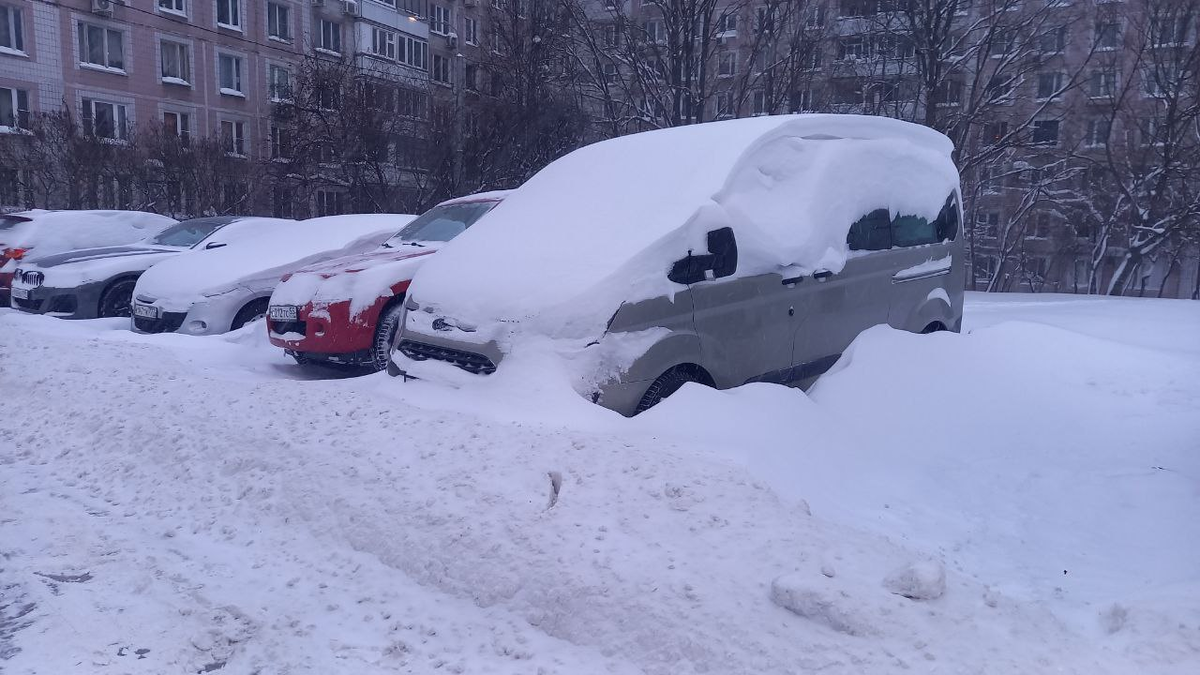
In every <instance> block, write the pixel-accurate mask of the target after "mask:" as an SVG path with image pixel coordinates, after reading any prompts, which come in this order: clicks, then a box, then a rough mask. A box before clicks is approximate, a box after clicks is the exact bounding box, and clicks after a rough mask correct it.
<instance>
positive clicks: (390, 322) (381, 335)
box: [371, 299, 404, 371]
mask: <svg viewBox="0 0 1200 675" xmlns="http://www.w3.org/2000/svg"><path fill="white" fill-rule="evenodd" d="M403 313H404V300H403V299H401V300H400V301H399V302H397V303H394V304H392V305H391V306H390V307H388V308H387V309H385V310H383V314H380V315H379V323H377V324H376V325H375V342H374V344H372V345H371V356H372V365H373V366H374V367H375V370H376V371H380V370H384V369H385V368H387V367H388V355H389V354H390V353H391V351H392V343H393V342H395V340H396V331H398V330H400V315H401V314H403Z"/></svg>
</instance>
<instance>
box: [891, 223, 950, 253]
mask: <svg viewBox="0 0 1200 675" xmlns="http://www.w3.org/2000/svg"><path fill="white" fill-rule="evenodd" d="M940 240H941V239H940V237H938V227H937V221H936V220H926V219H924V218H922V217H920V216H897V217H896V219H895V220H893V221H892V245H893V246H923V245H925V244H934V243H937V242H938V241H940Z"/></svg>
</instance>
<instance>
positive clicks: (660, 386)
mask: <svg viewBox="0 0 1200 675" xmlns="http://www.w3.org/2000/svg"><path fill="white" fill-rule="evenodd" d="M688 382H696V383H698V384H703V385H706V386H709V387H711V386H712V381H711V378H709V377H708V373H705V372H704V371H703V370H701V369H700V368H699V367H698V366H692V365H682V366H675V367H674V368H672V369H670V370H668V371H667V372H665V373H663V374H662V375H659V376H658V379H657V380H655V381H654V382H653V383H651V384H650V388H649V389H647V390H646V393H645V394H642V400H641V401H639V402H638V405H637V410H635V411H634V413H633V414H635V415H637V414H639V413H643V412H645V411H647V410H649V409H650V408H653V407H654V406H656V405H658V404H659V403H660V402H662V400H663V399H664V398H666V397H668V396H670V395H671V394H674V393H675V392H677V391H679V388H680V387H682V386H683V385H685V384H687V383H688Z"/></svg>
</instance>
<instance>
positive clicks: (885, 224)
mask: <svg viewBox="0 0 1200 675" xmlns="http://www.w3.org/2000/svg"><path fill="white" fill-rule="evenodd" d="M846 243H847V244H848V245H849V246H850V250H851V251H883V250H886V249H889V248H891V247H892V217H891V215H890V214H889V213H888V210H887V209H875V210H874V211H872V212H870V213H868V214H867V215H865V216H863V217H862V218H859V219H858V222H856V223H854V224H853V225H851V226H850V232H849V233H848V234H847V235H846Z"/></svg>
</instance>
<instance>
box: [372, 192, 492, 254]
mask: <svg viewBox="0 0 1200 675" xmlns="http://www.w3.org/2000/svg"><path fill="white" fill-rule="evenodd" d="M496 203H497V202H494V201H480V202H464V203H459V204H442V205H440V206H435V207H433V208H432V209H429V210H428V211H426V212H425V213H423V214H421V216H420V217H418V218H417V219H416V220H414V221H412V222H411V223H409V224H408V225H405V226H404V229H402V230H400V231H399V232H397V233H396V234H394V235H392V238H391V239H388V240H387V241H385V242H384V246H388V247H392V246H403V245H405V244H415V245H419V243H418V242H422V241H450V240H451V239H453V238H455V237H457V236H458V235H460V234H462V233H463V230H466V229H467V228H468V227H470V226H471V225H473V224H474V223H475V221H477V220H479V218H480V217H481V216H483V214H485V213H487V212H488V211H491V210H492V207H493V206H495V205H496Z"/></svg>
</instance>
